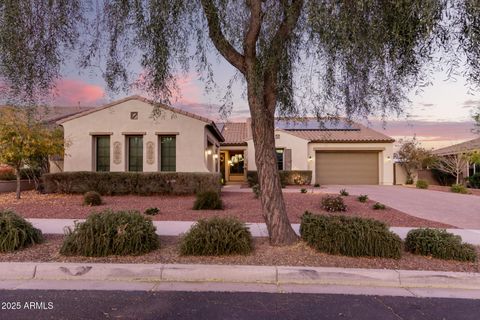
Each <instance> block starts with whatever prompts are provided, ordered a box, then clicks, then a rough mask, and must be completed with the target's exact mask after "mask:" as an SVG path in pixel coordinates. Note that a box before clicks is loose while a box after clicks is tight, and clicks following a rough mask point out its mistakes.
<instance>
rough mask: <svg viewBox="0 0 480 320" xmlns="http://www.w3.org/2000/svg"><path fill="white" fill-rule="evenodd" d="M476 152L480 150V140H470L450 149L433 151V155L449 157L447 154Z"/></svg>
mask: <svg viewBox="0 0 480 320" xmlns="http://www.w3.org/2000/svg"><path fill="white" fill-rule="evenodd" d="M474 150H480V138H476V139H472V140H468V141H465V142H462V143H457V144H454V145H452V146H449V147H445V148H440V149H437V150H433V151H432V153H433V154H437V155H447V154H455V153H459V152H465V151H474Z"/></svg>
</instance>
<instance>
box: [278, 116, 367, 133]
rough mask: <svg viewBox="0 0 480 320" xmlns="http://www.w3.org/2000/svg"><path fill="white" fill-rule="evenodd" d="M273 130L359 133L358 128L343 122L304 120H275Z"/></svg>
mask: <svg viewBox="0 0 480 320" xmlns="http://www.w3.org/2000/svg"><path fill="white" fill-rule="evenodd" d="M275 128H278V129H283V130H287V131H295V130H299V131H300V130H320V131H359V130H360V129H359V128H355V127H353V126H352V125H351V124H350V123H348V122H347V121H345V120H320V121H318V120H317V119H311V118H310V119H304V120H291V119H277V120H275Z"/></svg>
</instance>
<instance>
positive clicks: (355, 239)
mask: <svg viewBox="0 0 480 320" xmlns="http://www.w3.org/2000/svg"><path fill="white" fill-rule="evenodd" d="M300 235H301V237H302V239H303V240H304V241H305V242H306V243H307V244H308V245H309V246H311V247H313V248H315V249H316V250H318V251H321V252H326V253H329V254H341V255H346V256H351V257H360V256H367V257H382V258H395V259H399V258H400V257H401V252H402V240H400V237H398V236H397V235H396V234H394V233H393V232H391V231H389V230H388V227H387V226H386V225H385V224H384V223H383V222H380V221H376V220H372V219H365V218H358V217H346V216H324V215H313V214H311V213H310V212H308V211H307V212H305V214H304V215H303V216H302V221H301V224H300Z"/></svg>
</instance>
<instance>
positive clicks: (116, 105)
mask: <svg viewBox="0 0 480 320" xmlns="http://www.w3.org/2000/svg"><path fill="white" fill-rule="evenodd" d="M156 110H157V111H159V112H158V116H157V117H154V116H153V114H154V104H153V103H152V102H150V101H149V100H147V99H145V98H143V97H139V96H131V97H128V98H125V99H122V100H119V101H115V102H112V103H110V104H107V105H104V106H101V107H98V108H93V109H89V110H86V111H84V112H79V113H76V114H74V115H71V116H68V117H64V118H62V119H60V120H58V121H57V124H59V125H61V126H62V127H63V129H64V136H65V140H66V149H65V157H64V163H63V170H64V171H66V172H68V171H117V172H122V171H134V172H156V171H178V172H218V171H219V170H220V167H219V159H218V153H219V147H220V143H221V142H223V141H224V139H223V136H222V134H221V133H220V131H219V130H218V128H217V126H216V125H215V123H214V122H213V121H212V120H209V119H207V118H204V117H200V116H198V115H195V114H192V113H189V112H186V111H183V110H180V109H175V108H172V107H169V106H165V105H158V109H156Z"/></svg>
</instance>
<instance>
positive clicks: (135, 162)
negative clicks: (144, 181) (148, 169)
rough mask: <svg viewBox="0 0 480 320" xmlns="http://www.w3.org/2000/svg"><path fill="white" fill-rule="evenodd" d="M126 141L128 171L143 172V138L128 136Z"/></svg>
mask: <svg viewBox="0 0 480 320" xmlns="http://www.w3.org/2000/svg"><path fill="white" fill-rule="evenodd" d="M127 139H128V171H137V172H141V171H143V137H142V136H129V137H127Z"/></svg>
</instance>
